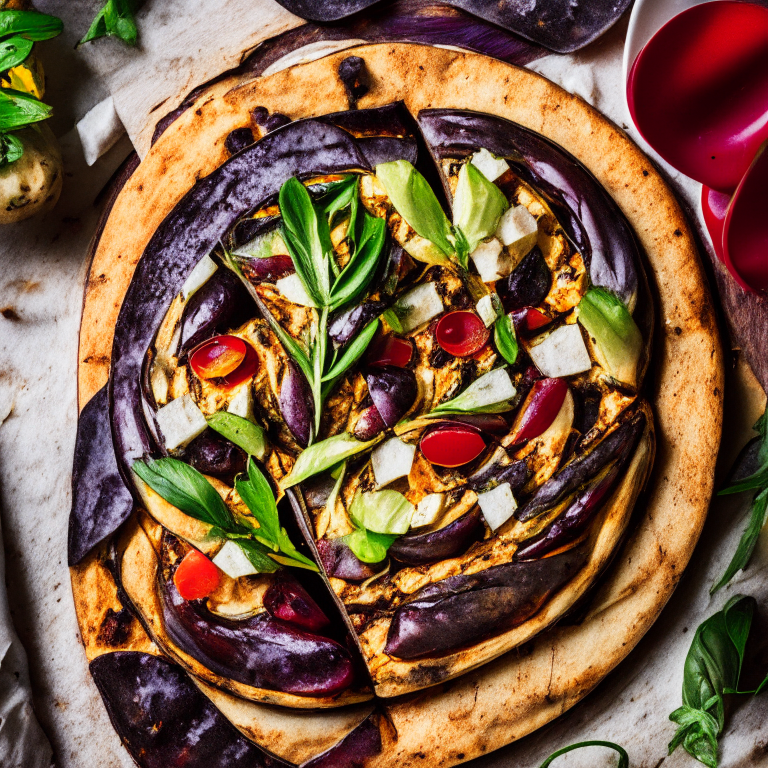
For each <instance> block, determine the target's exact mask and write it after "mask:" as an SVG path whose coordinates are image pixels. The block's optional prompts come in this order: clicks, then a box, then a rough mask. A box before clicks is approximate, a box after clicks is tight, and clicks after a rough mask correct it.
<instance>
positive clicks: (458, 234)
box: [453, 228, 474, 271]
mask: <svg viewBox="0 0 768 768" xmlns="http://www.w3.org/2000/svg"><path fill="white" fill-rule="evenodd" d="M453 235H454V239H455V241H456V261H458V262H459V265H460V266H461V268H462V269H463V270H464V271H466V270H467V269H469V254H470V253H472V251H473V250H474V248H470V247H469V241H468V240H467V238H466V236H465V235H464V233H463V232H462V231H461V230H460V229H458V228H454V230H453Z"/></svg>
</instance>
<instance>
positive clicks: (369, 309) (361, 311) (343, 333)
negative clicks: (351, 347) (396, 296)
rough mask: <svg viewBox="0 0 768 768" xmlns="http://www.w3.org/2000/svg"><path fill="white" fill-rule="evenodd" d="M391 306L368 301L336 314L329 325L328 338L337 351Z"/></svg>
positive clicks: (381, 302)
mask: <svg viewBox="0 0 768 768" xmlns="http://www.w3.org/2000/svg"><path fill="white" fill-rule="evenodd" d="M388 306H389V305H388V304H387V303H386V302H385V301H366V302H364V303H363V304H358V305H357V306H356V307H352V309H346V310H343V311H341V312H338V313H336V314H335V315H333V317H331V320H330V322H329V323H328V336H329V337H330V339H331V341H332V342H333V346H334V347H336V349H339V348H341V347H343V346H344V345H345V344H348V343H349V342H350V341H351V340H352V339H353V338H354V337H355V336H357V334H358V333H359V332H360V331H362V330H363V328H365V326H366V325H368V323H370V322H371V321H372V320H375V319H376V318H377V317H379V315H381V314H382V312H384V311H385V310H386V309H387V307H388Z"/></svg>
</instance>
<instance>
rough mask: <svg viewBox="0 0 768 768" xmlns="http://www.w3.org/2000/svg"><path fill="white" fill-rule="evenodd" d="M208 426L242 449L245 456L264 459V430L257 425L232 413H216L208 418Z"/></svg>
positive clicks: (265, 443) (265, 438) (265, 449)
mask: <svg viewBox="0 0 768 768" xmlns="http://www.w3.org/2000/svg"><path fill="white" fill-rule="evenodd" d="M208 426H209V427H210V428H211V429H212V430H214V431H215V432H218V433H219V434H220V435H223V436H224V437H226V438H227V440H229V441H230V442H233V443H234V444H235V445H237V446H238V447H240V448H242V449H243V450H244V451H245V452H246V453H247V454H249V455H251V456H255V457H256V458H257V459H263V458H264V454H265V453H266V451H267V436H266V432H265V431H264V429H263V428H262V427H260V426H258V425H257V424H254V423H253V422H251V421H248V419H244V418H243V417H242V416H236V415H235V414H234V413H227V412H226V411H217V412H216V413H214V414H213V415H212V416H209V417H208Z"/></svg>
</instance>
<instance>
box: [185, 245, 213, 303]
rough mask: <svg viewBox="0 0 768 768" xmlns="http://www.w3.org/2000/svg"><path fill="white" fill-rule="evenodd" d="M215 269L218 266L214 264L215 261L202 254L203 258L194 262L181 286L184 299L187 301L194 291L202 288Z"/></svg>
mask: <svg viewBox="0 0 768 768" xmlns="http://www.w3.org/2000/svg"><path fill="white" fill-rule="evenodd" d="M217 269H218V266H217V265H216V262H215V261H214V260H213V259H212V258H211V257H210V256H208V255H206V256H203V258H202V259H200V261H198V262H197V264H195V266H194V268H193V269H192V271H191V272H190V273H189V276H188V277H187V279H186V280H185V281H184V285H183V286H182V287H181V295H182V296H183V297H184V301H187V300H188V299H189V297H190V296H191V295H192V294H193V293H194V292H195V291H197V290H198V289H200V288H202V287H203V286H204V285H205V284H206V283H207V282H208V280H209V279H210V278H211V277H212V275H213V273H214V272H215V271H216V270H217Z"/></svg>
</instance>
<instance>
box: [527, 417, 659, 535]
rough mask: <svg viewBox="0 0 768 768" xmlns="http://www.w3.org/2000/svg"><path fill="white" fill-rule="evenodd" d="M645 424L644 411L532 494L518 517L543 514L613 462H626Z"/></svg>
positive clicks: (567, 465)
mask: <svg viewBox="0 0 768 768" xmlns="http://www.w3.org/2000/svg"><path fill="white" fill-rule="evenodd" d="M645 421H646V417H645V414H644V413H643V412H642V411H641V412H639V413H637V414H635V416H633V417H632V418H631V419H630V420H629V421H627V422H625V423H624V424H622V425H621V426H620V427H618V428H617V429H615V430H614V431H613V432H611V434H610V435H608V436H607V437H604V438H603V439H602V440H601V441H600V442H599V443H598V444H597V445H596V446H595V447H594V448H593V449H592V450H590V451H589V452H588V453H585V454H582V455H581V456H578V457H577V458H575V459H573V461H571V462H569V463H568V464H566V465H565V466H564V467H563V468H562V469H561V470H559V471H558V472H556V473H555V474H554V475H553V476H552V477H551V478H550V479H549V480H547V482H546V483H544V485H542V486H541V487H540V488H539V489H538V490H537V491H536V493H534V494H533V496H532V497H531V499H530V500H529V501H528V503H527V504H525V505H524V506H522V507H520V508H519V509H518V510H517V511H516V512H515V517H516V518H517V519H518V520H521V521H525V520H530V519H531V518H533V517H536V515H540V514H541V513H542V512H545V511H546V510H548V509H551V508H552V507H554V506H555V504H559V503H560V502H561V501H562V500H563V499H564V498H565V497H566V496H567V495H568V494H569V493H573V491H575V490H576V489H577V488H578V487H579V486H581V485H583V484H584V483H586V482H587V481H589V480H591V479H592V478H593V477H594V476H595V475H596V474H597V473H598V472H599V471H600V470H601V469H604V468H605V467H606V466H607V465H608V464H609V463H610V462H612V461H623V460H624V459H625V458H626V457H627V456H628V455H629V454H630V453H631V452H632V450H633V449H634V447H635V445H637V441H638V440H639V438H640V435H641V433H642V431H643V429H644V428H645Z"/></svg>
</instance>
